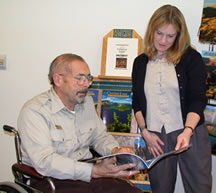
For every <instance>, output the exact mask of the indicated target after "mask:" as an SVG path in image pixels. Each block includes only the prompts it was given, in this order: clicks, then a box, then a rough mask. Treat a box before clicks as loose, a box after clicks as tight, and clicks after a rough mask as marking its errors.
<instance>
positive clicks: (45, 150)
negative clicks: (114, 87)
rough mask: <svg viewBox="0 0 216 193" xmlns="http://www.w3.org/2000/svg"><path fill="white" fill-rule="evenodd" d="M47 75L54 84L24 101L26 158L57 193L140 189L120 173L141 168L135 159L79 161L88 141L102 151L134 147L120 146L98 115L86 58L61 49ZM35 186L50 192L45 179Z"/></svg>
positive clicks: (22, 127) (21, 117) (87, 154)
mask: <svg viewBox="0 0 216 193" xmlns="http://www.w3.org/2000/svg"><path fill="white" fill-rule="evenodd" d="M48 77H49V80H50V83H51V84H52V88H51V89H50V90H48V91H47V92H44V93H42V94H40V95H38V96H36V97H34V98H32V99H31V100H29V101H28V102H26V103H25V105H24V106H23V108H22V110H21V112H20V115H19V118H18V130H19V133H20V137H21V141H22V147H21V148H22V159H23V162H24V163H26V164H27V165H30V166H32V167H34V168H35V169H36V170H37V171H38V172H39V173H40V174H42V175H45V176H51V177H52V178H53V180H54V182H55V185H56V189H57V190H56V192H59V193H64V192H67V193H69V192H70V193H71V192H73V193H76V192H77V193H108V192H109V193H121V192H128V193H129V192H131V193H132V192H133V193H136V192H137V193H138V192H139V193H141V191H140V190H138V189H136V188H135V187H133V186H131V185H130V184H129V183H127V182H126V181H124V180H121V179H119V178H121V177H128V176H131V175H134V174H137V173H138V172H139V171H129V170H127V169H129V168H133V167H134V166H135V165H134V164H127V165H122V166H116V165H115V159H105V160H104V161H102V162H100V163H96V164H92V163H85V162H82V161H81V160H84V159H89V158H91V157H92V154H91V152H90V151H89V147H90V146H92V147H93V148H94V149H95V150H96V151H97V152H98V153H99V154H101V155H106V154H110V153H117V152H130V150H129V149H127V148H120V147H119V144H118V143H117V141H116V140H115V139H114V138H113V137H112V136H111V135H110V134H108V133H107V132H106V128H105V125H104V124H103V122H102V121H101V119H100V118H99V117H98V116H97V113H96V111H95V108H94V104H93V100H92V98H91V97H90V96H88V95H87V92H88V87H89V86H90V85H91V83H92V79H93V77H92V76H91V74H90V70H89V67H88V65H87V63H86V62H85V61H84V59H83V58H82V57H80V56H78V55H75V54H63V55H60V56H58V57H57V58H55V59H54V60H53V62H52V63H51V65H50V70H49V75H48ZM32 186H33V187H35V188H37V189H39V190H41V191H43V192H50V190H49V188H48V184H46V182H35V181H32Z"/></svg>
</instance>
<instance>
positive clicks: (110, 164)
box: [92, 157, 139, 178]
mask: <svg viewBox="0 0 216 193" xmlns="http://www.w3.org/2000/svg"><path fill="white" fill-rule="evenodd" d="M133 167H135V164H125V165H120V166H117V165H116V158H115V157H112V158H107V159H104V160H101V161H100V162H99V163H96V164H95V165H94V166H93V168H92V178H101V177H111V178H121V177H129V176H132V175H135V174H138V173H139V171H128V170H127V169H130V168H133Z"/></svg>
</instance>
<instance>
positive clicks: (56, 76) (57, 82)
mask: <svg viewBox="0 0 216 193" xmlns="http://www.w3.org/2000/svg"><path fill="white" fill-rule="evenodd" d="M61 81H62V77H61V76H60V75H59V74H57V73H54V74H53V82H54V84H55V86H57V87H58V86H60V84H61Z"/></svg>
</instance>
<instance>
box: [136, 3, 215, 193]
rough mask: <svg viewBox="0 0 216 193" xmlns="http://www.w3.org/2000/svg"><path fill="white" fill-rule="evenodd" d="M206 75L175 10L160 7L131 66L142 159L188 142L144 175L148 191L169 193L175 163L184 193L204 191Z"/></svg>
mask: <svg viewBox="0 0 216 193" xmlns="http://www.w3.org/2000/svg"><path fill="white" fill-rule="evenodd" d="M205 79H206V71H205V65H204V63H203V60H202V57H201V55H200V54H199V53H198V52H197V51H196V50H195V49H194V48H192V46H191V44H190V37H189V33H188V30H187V26H186V23H185V19H184V16H183V14H182V13H181V12H180V10H179V9H178V8H176V7H174V6H172V5H164V6H162V7H160V8H159V9H157V10H156V11H155V13H154V14H153V15H152V17H151V19H150V21H149V24H148V28H147V31H146V34H145V37H144V53H143V54H141V55H140V56H138V57H137V58H136V59H135V61H134V65H133V72H132V85H133V109H134V112H135V117H136V120H137V123H138V125H139V128H140V129H141V135H142V136H143V138H144V139H145V141H146V143H147V150H146V158H147V159H150V158H152V157H156V156H158V155H160V154H162V153H163V152H167V151H170V150H173V149H179V148H182V147H185V146H187V145H188V144H190V143H191V144H192V147H191V148H189V149H188V150H186V151H184V152H181V153H180V154H176V155H174V156H170V157H168V158H165V159H163V160H161V161H160V162H158V164H156V165H155V166H154V167H153V168H152V169H151V170H150V171H149V176H150V183H151V186H152V191H153V193H165V192H166V193H173V192H174V190H175V182H176V176H177V164H179V168H180V171H181V175H182V181H183V184H184V189H185V192H186V193H198V192H200V193H210V192H211V186H212V177H211V145H210V140H209V136H208V130H207V128H206V126H205V124H204V114H203V110H204V108H205V105H206V96H205Z"/></svg>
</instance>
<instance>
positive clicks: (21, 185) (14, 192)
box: [0, 125, 55, 193]
mask: <svg viewBox="0 0 216 193" xmlns="http://www.w3.org/2000/svg"><path fill="white" fill-rule="evenodd" d="M3 130H4V131H5V132H6V133H7V132H8V133H10V134H12V135H14V142H15V150H16V158H17V163H14V164H13V165H12V172H13V175H14V178H15V180H14V183H13V182H2V183H0V193H42V192H41V191H39V190H36V189H35V188H33V187H31V186H30V179H34V180H46V181H47V182H48V183H49V185H50V189H51V193H55V184H54V182H53V181H52V178H50V177H47V176H43V175H41V174H39V173H38V172H37V171H36V170H35V169H34V168H32V167H30V166H28V165H26V164H24V163H22V155H21V149H20V145H21V139H20V136H19V133H18V131H17V130H16V129H15V128H13V127H11V126H8V125H4V126H3Z"/></svg>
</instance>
